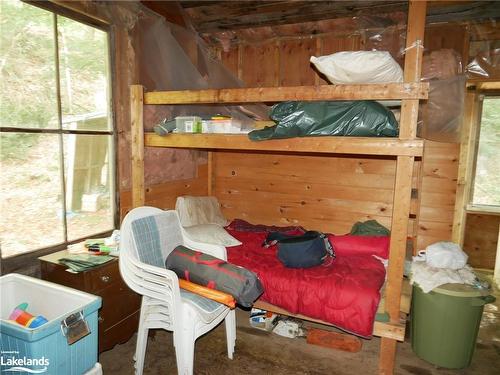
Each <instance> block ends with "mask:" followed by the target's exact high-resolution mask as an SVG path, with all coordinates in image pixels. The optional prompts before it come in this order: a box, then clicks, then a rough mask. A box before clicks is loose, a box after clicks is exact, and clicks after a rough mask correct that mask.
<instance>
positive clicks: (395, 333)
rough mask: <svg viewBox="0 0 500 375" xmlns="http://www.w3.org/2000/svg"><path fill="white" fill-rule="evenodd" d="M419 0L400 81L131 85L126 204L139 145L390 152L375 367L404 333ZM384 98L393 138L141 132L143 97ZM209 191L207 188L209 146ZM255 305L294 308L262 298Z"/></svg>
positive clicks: (135, 179)
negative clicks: (393, 122) (396, 102)
mask: <svg viewBox="0 0 500 375" xmlns="http://www.w3.org/2000/svg"><path fill="white" fill-rule="evenodd" d="M426 9H427V5H426V2H425V1H410V3H409V10H408V23H407V36H406V47H407V49H406V58H405V65H404V83H391V84H369V85H359V84H357V85H335V86H332V85H328V86H326V85H325V86H299V87H270V88H238V89H209V90H186V91H162V92H146V93H144V89H143V86H141V85H132V86H131V122H132V127H131V132H132V136H131V144H132V146H131V152H132V206H133V207H138V206H142V205H144V204H145V186H144V146H148V147H172V148H190V149H204V150H209V151H216V150H239V151H262V152H269V151H273V152H280V153H311V154H318V153H321V154H351V155H379V156H388V157H396V176H395V188H394V196H393V212H392V222H391V240H390V255H389V266H388V269H387V287H386V311H387V313H388V314H389V317H390V321H389V322H387V323H382V322H375V325H374V335H375V336H380V337H381V349H380V356H379V372H380V373H381V374H391V373H393V370H394V363H395V355H396V343H397V341H403V340H404V334H405V320H404V318H402V316H401V313H400V296H401V289H402V278H403V267H404V259H405V254H406V242H407V233H408V218H409V214H410V199H411V182H412V171H413V165H414V161H415V157H421V156H422V154H423V148H424V141H423V140H421V139H417V138H416V128H417V116H418V106H419V100H420V99H427V98H428V89H429V88H428V84H427V83H421V82H420V75H421V62H422V52H423V48H422V47H423V46H422V42H423V40H424V28H425V17H426ZM384 99H385V100H389V99H401V120H400V131H399V138H354V137H311V138H291V139H283V140H269V141H260V142H252V141H250V140H249V139H248V137H247V136H246V135H229V134H228V135H225V134H171V135H168V136H166V137H160V136H158V135H156V134H154V133H147V134H144V127H143V105H144V104H202V103H203V104H207V103H253V102H276V101H284V100H309V101H317V100H384ZM208 168H209V177H208V194H209V195H211V194H212V192H213V181H212V173H211V169H212V167H211V157H210V154H209V166H208ZM256 306H257V307H260V308H263V309H266V310H270V311H274V312H277V313H282V314H287V315H291V316H296V317H299V318H302V319H306V320H312V321H316V322H320V323H323V324H327V325H328V323H326V322H322V321H318V320H314V319H310V318H308V317H306V316H301V315H294V314H291V313H289V312H287V311H284V310H283V309H281V308H279V307H276V306H272V305H270V304H268V303H265V302H262V301H258V302H257V303H256Z"/></svg>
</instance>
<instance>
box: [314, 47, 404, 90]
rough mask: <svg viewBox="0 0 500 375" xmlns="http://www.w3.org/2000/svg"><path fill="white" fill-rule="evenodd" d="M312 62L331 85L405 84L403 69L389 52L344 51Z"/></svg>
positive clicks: (316, 58)
mask: <svg viewBox="0 0 500 375" xmlns="http://www.w3.org/2000/svg"><path fill="white" fill-rule="evenodd" d="M311 62H312V63H313V64H314V66H315V67H316V68H317V69H318V70H319V71H320V72H321V73H323V74H324V75H325V76H326V78H328V80H329V81H330V82H331V83H337V84H349V83H388V82H403V69H401V67H400V66H399V64H398V63H397V62H396V60H394V59H393V58H392V56H391V54H390V53H389V52H387V51H354V52H351V51H343V52H337V53H334V54H332V55H327V56H320V57H315V56H311Z"/></svg>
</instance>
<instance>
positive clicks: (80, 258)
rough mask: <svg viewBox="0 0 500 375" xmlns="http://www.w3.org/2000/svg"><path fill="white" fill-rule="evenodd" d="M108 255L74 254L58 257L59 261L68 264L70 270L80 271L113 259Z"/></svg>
mask: <svg viewBox="0 0 500 375" xmlns="http://www.w3.org/2000/svg"><path fill="white" fill-rule="evenodd" d="M113 259H114V257H112V256H109V255H91V254H74V255H68V256H67V257H64V258H61V259H59V263H62V264H64V265H65V266H68V267H69V268H70V269H71V270H72V271H75V272H82V271H87V270H89V269H91V268H94V267H96V266H99V265H101V264H104V263H107V262H109V261H111V260H113Z"/></svg>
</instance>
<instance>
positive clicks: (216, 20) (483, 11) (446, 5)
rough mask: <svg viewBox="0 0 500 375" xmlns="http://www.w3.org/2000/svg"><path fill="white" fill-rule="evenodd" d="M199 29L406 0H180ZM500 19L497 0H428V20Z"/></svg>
mask: <svg viewBox="0 0 500 375" xmlns="http://www.w3.org/2000/svg"><path fill="white" fill-rule="evenodd" d="M179 4H180V6H181V7H182V8H183V9H184V11H185V13H186V14H187V16H188V17H189V18H190V21H191V24H192V25H193V26H194V28H195V29H196V30H197V31H198V32H199V33H213V32H220V31H227V30H238V29H244V28H254V27H261V26H276V25H284V24H293V23H302V22H310V21H320V20H325V19H335V18H345V17H360V16H371V15H381V14H386V13H392V12H398V11H406V9H407V7H408V2H407V1H180V2H179ZM491 18H495V19H500V2H498V1H439V2H431V3H430V5H429V9H428V12H427V22H446V21H480V20H484V19H491Z"/></svg>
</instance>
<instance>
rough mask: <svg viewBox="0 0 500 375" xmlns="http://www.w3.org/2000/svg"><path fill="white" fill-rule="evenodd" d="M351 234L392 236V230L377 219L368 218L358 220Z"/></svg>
mask: <svg viewBox="0 0 500 375" xmlns="http://www.w3.org/2000/svg"><path fill="white" fill-rule="evenodd" d="M350 234H352V235H353V236H390V235H391V232H390V231H389V229H387V228H386V227H384V226H383V225H382V224H380V223H379V222H378V221H377V220H367V221H365V222H361V221H358V222H356V223H355V224H354V225H353V226H352V228H351V233H350Z"/></svg>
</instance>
